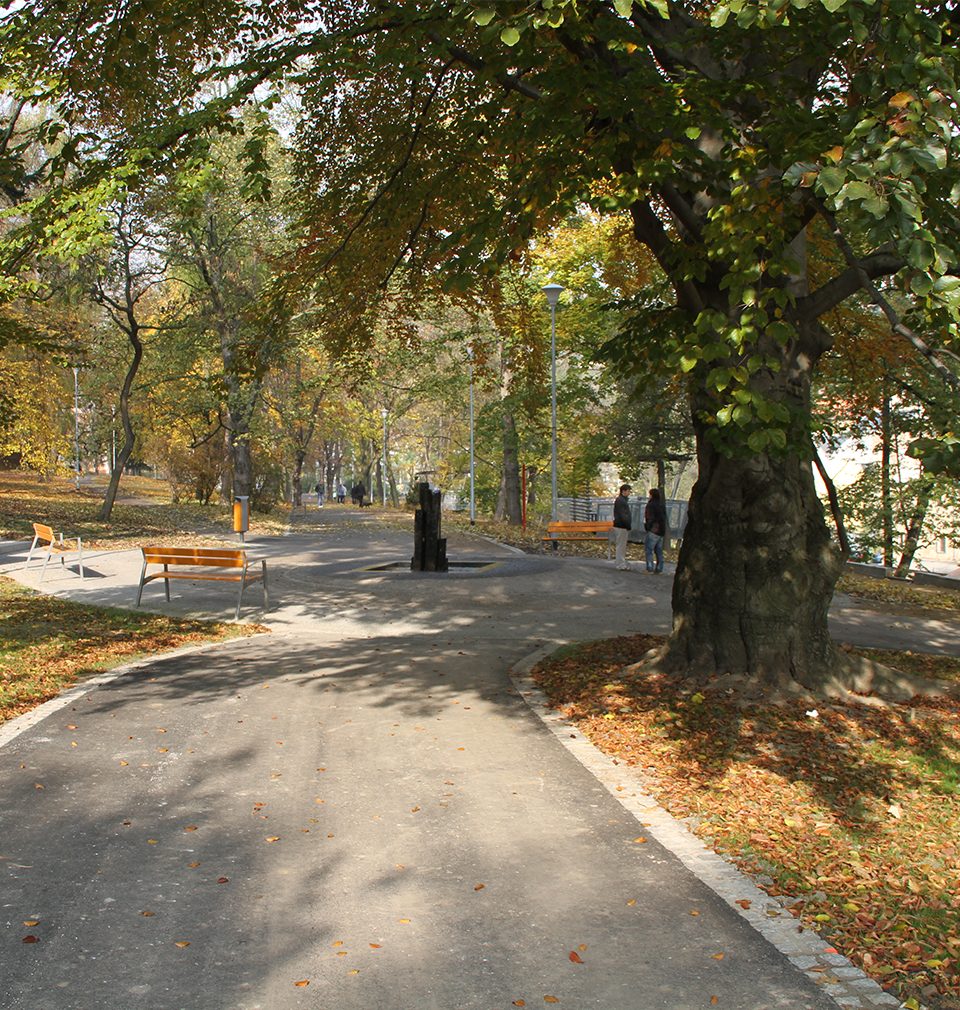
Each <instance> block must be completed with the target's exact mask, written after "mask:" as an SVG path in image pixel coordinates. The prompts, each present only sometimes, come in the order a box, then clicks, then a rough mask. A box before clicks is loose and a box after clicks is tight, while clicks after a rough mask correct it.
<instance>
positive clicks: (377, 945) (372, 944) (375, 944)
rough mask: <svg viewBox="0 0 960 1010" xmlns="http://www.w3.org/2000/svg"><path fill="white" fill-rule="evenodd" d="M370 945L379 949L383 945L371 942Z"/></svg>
mask: <svg viewBox="0 0 960 1010" xmlns="http://www.w3.org/2000/svg"><path fill="white" fill-rule="evenodd" d="M370 946H371V947H373V949H374V950H379V949H380V948H381V947H382V946H383V944H382V943H371V944H370Z"/></svg>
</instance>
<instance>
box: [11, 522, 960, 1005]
mask: <svg viewBox="0 0 960 1010" xmlns="http://www.w3.org/2000/svg"><path fill="white" fill-rule="evenodd" d="M250 546H251V550H252V551H255V552H258V553H262V554H263V555H264V556H266V557H268V558H269V569H270V578H271V585H270V590H271V597H272V599H271V603H272V607H271V610H270V612H269V613H268V614H267V615H266V616H265V618H264V623H265V624H267V625H269V627H270V629H271V631H272V634H270V635H265V636H259V637H256V638H253V639H245V640H241V641H235V642H232V643H229V644H226V645H220V646H217V647H215V648H212V649H204V650H199V651H195V652H192V653H188V654H182V655H177V656H172V657H167V658H161V659H158V660H156V661H154V662H152V663H150V664H149V665H146V666H143V667H141V668H139V669H137V670H136V671H133V672H131V673H128V674H126V675H124V676H121V677H118V678H116V679H113V680H111V681H109V682H107V683H104V684H101V685H99V686H97V687H95V688H94V689H92V690H88V691H85V692H81V693H78V694H77V695H76V696H72V697H71V698H70V700H69V702H68V704H66V705H63V706H62V707H60V708H58V709H56V710H54V711H50V712H49V714H46V715H45V717H44V718H42V719H38V720H34V721H33V723H32V724H31V725H29V726H27V728H24V729H22V730H21V731H18V732H16V733H15V734H11V733H9V732H8V733H7V734H6V735H5V736H4V735H2V734H0V741H3V742H2V745H0V782H2V786H0V880H2V881H3V884H2V889H0V923H2V931H0V935H2V940H0V1007H3V1008H4V1010H28V1008H29V1010H95V1008H106V1010H113V1008H116V1010H140V1008H142V1010H174V1008H183V1010H195V1008H202V1010H208V1008H210V1010H220V1008H223V1010H227V1008H230V1010H285V1008H288V1007H289V1008H294V1007H314V1008H320V1010H373V1008H385V1010H434V1008H436V1010H441V1008H442V1010H510V1008H511V1007H514V1006H524V1005H525V1006H527V1007H534V1006H543V1005H545V1004H546V1005H549V1004H552V1003H556V1004H557V1005H559V1006H560V1007H566V1008H568V1010H654V1008H669V1010H684V1008H688V1007H689V1008H695V1007H696V1008H699V1007H710V1006H720V1007H728V1008H737V1010H754V1008H755V1010H760V1008H792V1010H793V1008H795V1010H800V1008H827V1007H835V1006H837V1004H836V1003H835V1002H834V1001H833V999H832V998H831V997H830V996H829V995H828V993H826V992H825V991H824V990H823V987H821V986H818V985H817V984H816V983H815V981H814V980H813V979H812V978H811V976H810V975H809V974H804V973H803V972H802V971H801V970H799V968H798V967H797V966H796V965H795V964H794V963H792V962H791V961H790V960H788V959H787V957H785V956H784V955H783V954H782V953H781V952H780V951H778V950H777V949H776V948H775V947H774V946H773V945H772V944H771V943H769V942H768V941H767V940H766V939H764V938H763V937H762V936H761V935H760V934H759V933H758V932H756V931H755V930H754V929H753V928H752V927H751V926H750V924H749V923H748V922H746V921H745V920H744V918H743V917H742V916H741V915H738V914H737V912H736V911H735V910H734V909H733V908H731V905H730V903H729V902H726V901H724V900H722V899H721V898H720V897H718V895H717V893H716V892H715V891H714V890H713V889H711V888H710V887H708V886H707V885H706V884H705V883H704V882H703V880H701V879H700V877H699V876H698V875H697V874H696V873H694V872H691V870H690V869H689V868H688V867H687V866H686V865H685V864H684V863H683V862H682V861H681V860H680V859H678V858H677V856H676V855H674V853H673V852H672V851H670V850H669V848H667V847H665V846H664V845H661V844H660V842H659V841H658V840H657V838H656V837H655V836H654V835H653V834H649V833H648V834H646V835H645V834H644V833H643V830H644V829H643V827H642V824H638V822H637V820H636V818H635V817H634V816H633V815H632V814H631V813H630V812H629V811H628V810H626V809H625V808H624V806H623V805H622V804H621V803H619V802H618V801H617V799H615V798H614V796H612V795H611V793H610V791H609V790H608V789H607V788H605V787H604V786H603V785H602V784H601V783H600V782H599V781H598V779H597V778H596V776H595V775H594V774H592V773H591V771H590V770H589V769H588V768H585V767H584V766H583V764H582V763H581V762H580V761H578V760H577V759H576V757H575V756H574V755H572V754H571V752H570V751H569V750H568V749H566V748H565V747H563V746H561V745H560V744H559V743H558V740H557V736H556V734H555V733H553V732H551V731H550V730H549V729H547V728H546V727H545V726H544V724H543V723H542V722H541V720H540V719H539V718H538V716H537V715H536V713H535V712H534V711H533V710H532V709H531V707H530V705H528V704H527V702H526V701H525V700H524V699H523V697H521V695H520V694H519V692H518V691H517V689H516V686H515V682H514V681H513V680H512V679H511V677H510V670H511V669H512V668H513V667H515V666H516V664H518V663H520V662H521V661H522V660H523V659H524V658H525V657H527V656H529V655H530V653H531V652H533V651H534V650H536V649H537V648H538V647H543V648H545V647H548V646H549V644H550V643H553V642H558V641H572V640H581V639H590V638H597V637H604V636H609V635H616V634H626V633H631V632H636V631H665V630H666V629H667V626H668V622H669V589H670V581H671V580H670V576H669V573H668V574H665V575H664V576H659V577H657V576H648V575H647V574H646V573H641V572H637V571H632V572H618V571H616V570H615V569H614V567H613V565H612V563H608V562H605V561H603V560H597V559H586V560H581V559H573V558H560V559H556V558H553V557H549V556H543V557H541V556H523V555H518V554H516V553H514V552H512V551H510V550H509V549H507V548H504V547H502V546H499V545H495V544H492V543H489V542H486V541H483V540H481V539H479V538H473V537H467V536H460V535H457V536H453V537H451V539H450V554H451V557H452V558H453V559H454V561H469V562H474V563H478V564H479V563H484V562H489V567H474V568H469V569H463V570H455V571H453V572H451V573H450V574H448V575H440V576H425V575H415V574H413V573H410V572H409V571H404V570H403V569H402V568H401V569H397V570H387V571H384V570H372V569H377V568H379V567H380V566H383V565H388V564H391V563H393V562H398V563H400V564H402V563H403V562H404V561H405V560H408V559H409V554H410V537H409V535H408V534H404V533H401V532H396V531H392V530H388V529H385V528H383V527H382V526H380V525H379V524H377V523H376V521H375V520H374V519H373V517H370V516H369V515H368V514H365V515H360V514H357V513H354V512H351V511H350V510H346V509H344V510H337V509H329V510H326V511H325V513H322V514H320V515H318V516H310V517H308V521H307V522H305V523H304V524H302V525H301V526H300V527H299V528H298V529H297V530H296V531H295V532H293V533H292V534H291V535H289V536H286V537H282V538H276V539H274V540H263V541H259V542H255V543H253V544H251V545H250ZM21 554H22V552H20V551H19V549H10V550H9V551H8V552H7V553H6V563H5V564H4V565H3V567H2V568H0V571H5V572H6V573H8V574H11V575H13V577H15V578H18V579H20V580H21V581H23V582H24V583H26V584H34V585H35V584H36V579H37V572H36V570H28V571H25V570H24V568H23V563H22V556H21ZM88 560H89V569H90V571H89V577H88V578H87V579H85V580H83V581H82V582H81V580H80V579H79V578H78V577H77V575H76V574H75V573H73V572H70V571H57V572H56V573H55V574H48V578H47V580H46V581H45V583H44V586H43V588H44V590H45V591H49V592H54V593H56V594H57V595H63V596H67V597H70V598H72V599H78V600H85V601H88V602H95V603H103V604H111V605H119V606H131V605H132V602H133V598H134V596H135V587H136V581H137V576H138V574H139V560H138V557H137V556H136V555H135V554H134V553H133V552H121V553H114V554H103V555H99V556H95V557H91V558H89V559H88ZM150 590H152V593H151V592H150ZM234 593H235V590H234V589H233V588H232V587H227V586H219V585H213V586H211V585H210V584H203V583H201V584H186V585H175V586H174V588H173V590H172V595H173V599H172V601H171V603H170V604H169V605H168V604H166V603H165V602H164V600H163V591H162V589H161V588H160V587H159V586H157V585H156V584H154V585H153V586H152V587H149V586H148V587H147V590H146V591H145V603H146V604H147V605H148V606H149V607H150V609H154V610H157V611H159V612H174V613H181V614H191V615H197V614H200V615H204V616H215V617H226V616H229V615H231V614H232V611H233V606H234V602H235V596H234ZM259 599H260V598H259V590H258V589H256V588H252V589H250V590H248V598H247V599H246V600H245V605H244V614H245V616H247V617H250V618H253V619H259V618H260V617H261V614H260V612H259V608H258V604H259ZM841 602H842V601H841ZM905 620H906V619H905ZM835 622H836V623H835V629H839V631H840V633H841V634H842V635H846V636H848V637H849V639H850V640H852V641H857V640H861V641H862V639H858V637H857V636H862V638H863V639H866V638H869V637H870V635H871V634H876V635H877V636H880V632H881V630H883V627H886V628H887V629H889V624H890V621H889V618H888V617H887V616H886V615H882V614H881V615H879V616H878V617H872V616H871V614H870V612H869V611H868V610H867V609H865V608H857V607H856V606H855V605H853V604H843V605H842V606H841V607H840V608H839V609H838V610H837V612H836V615H835ZM941 625H942V626H941ZM897 636H898V641H899V642H900V643H901V644H902V642H903V641H904V638H905V637H906V638H907V639H910V636H916V639H917V641H918V642H920V641H925V642H926V643H927V647H928V648H929V647H930V646H931V644H932V643H934V642H936V643H937V645H936V648H938V649H940V650H942V651H958V650H960V636H958V634H957V629H956V628H955V627H953V626H951V625H950V623H949V622H947V621H944V622H939V623H938V625H937V627H933V626H932V625H930V623H929V622H928V623H927V624H924V623H923V622H919V621H913V622H912V623H911V622H909V621H907V624H906V625H905V626H904V627H902V628H898V629H897ZM880 637H882V636H880ZM862 644H868V643H867V642H865V641H862ZM47 711H49V710H47ZM571 735H573V734H571ZM638 838H643V839H645V840H644V841H642V842H641V841H638ZM30 938H33V939H32V940H31V939H30ZM848 1005H852V1004H848ZM861 1005H863V1006H873V1005H879V1004H875V1003H869V1002H864V1003H862V1004H861Z"/></svg>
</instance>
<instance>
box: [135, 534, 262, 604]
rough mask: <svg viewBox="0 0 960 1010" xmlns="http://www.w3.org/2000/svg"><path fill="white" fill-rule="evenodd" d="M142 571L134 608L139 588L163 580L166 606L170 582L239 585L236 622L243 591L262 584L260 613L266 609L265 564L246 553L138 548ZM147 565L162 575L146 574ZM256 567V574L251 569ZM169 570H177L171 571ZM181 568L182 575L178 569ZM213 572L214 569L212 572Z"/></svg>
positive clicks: (237, 550)
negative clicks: (250, 585)
mask: <svg viewBox="0 0 960 1010" xmlns="http://www.w3.org/2000/svg"><path fill="white" fill-rule="evenodd" d="M140 550H141V552H142V553H143V567H142V568H141V569H140V585H139V586H138V587H137V602H136V606H138V607H139V606H140V598H141V596H142V595H143V587H144V586H145V585H146V584H147V583H148V582H152V581H153V580H154V579H163V587H164V589H165V590H166V594H167V602H168V603H169V602H170V580H171V579H188V580H190V581H196V582H200V581H204V580H206V581H211V582H239V583H240V595H239V596H238V597H237V614H236V620H238V621H239V620H240V605H241V604H242V603H243V591H244V589H246V587H247V586H248V585H249V584H250V583H251V582H262V583H263V609H264V610H267V609H268V607H269V598H268V596H267V562H266V561H265V560H264V559H263V558H257V559H251V558H248V557H247V552H246V551H245V550H243V549H240V548H232V547H141V548H140ZM149 565H163V571H161V572H152V573H151V574H150V575H148V574H147V568H148V566H149ZM257 565H259V570H257V569H256V567H255V566H257ZM171 568H175V569H177V570H176V571H171ZM181 568H184V569H186V570H185V571H180V570H179V569H181ZM213 569H216V570H215V571H214V570H213Z"/></svg>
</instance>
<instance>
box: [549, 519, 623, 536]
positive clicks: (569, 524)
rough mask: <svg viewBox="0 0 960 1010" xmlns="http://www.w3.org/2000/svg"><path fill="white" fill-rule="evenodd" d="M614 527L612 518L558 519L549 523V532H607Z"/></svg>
mask: <svg viewBox="0 0 960 1010" xmlns="http://www.w3.org/2000/svg"><path fill="white" fill-rule="evenodd" d="M612 529H613V521H612V520H610V519H607V520H600V521H589V522H573V521H570V520H567V519H558V520H557V521H556V522H551V523H548V524H547V532H548V533H606V532H608V531H609V530H612Z"/></svg>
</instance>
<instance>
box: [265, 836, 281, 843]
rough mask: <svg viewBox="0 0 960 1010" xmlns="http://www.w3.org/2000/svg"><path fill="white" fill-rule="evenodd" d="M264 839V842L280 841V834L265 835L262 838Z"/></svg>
mask: <svg viewBox="0 0 960 1010" xmlns="http://www.w3.org/2000/svg"><path fill="white" fill-rule="evenodd" d="M264 841H265V842H279V841H280V836H279V835H267V837H266V838H265V839H264Z"/></svg>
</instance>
